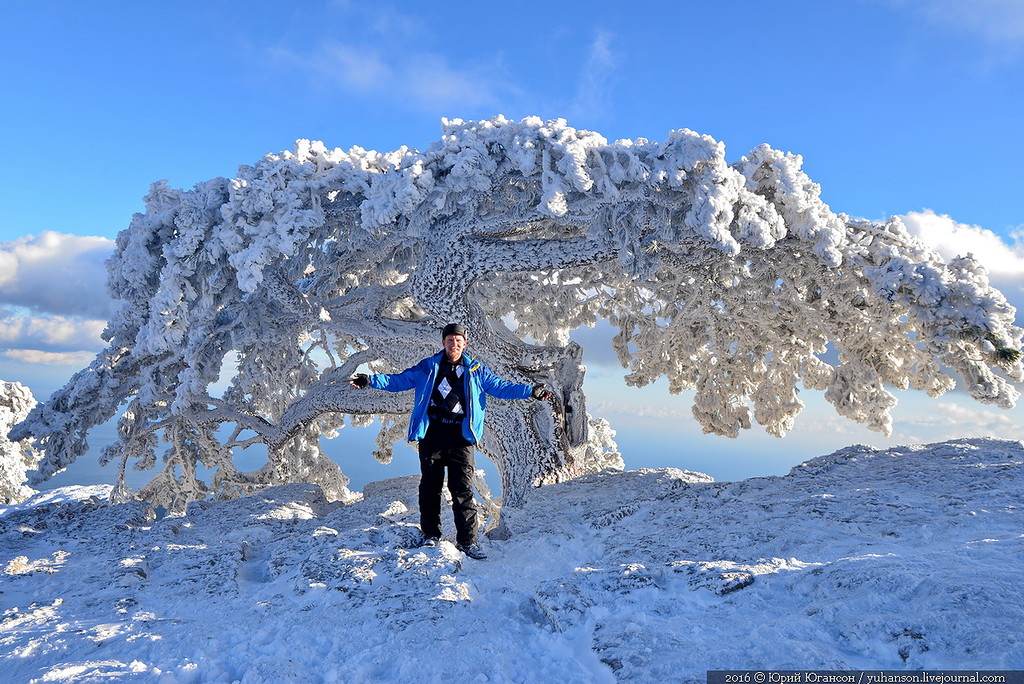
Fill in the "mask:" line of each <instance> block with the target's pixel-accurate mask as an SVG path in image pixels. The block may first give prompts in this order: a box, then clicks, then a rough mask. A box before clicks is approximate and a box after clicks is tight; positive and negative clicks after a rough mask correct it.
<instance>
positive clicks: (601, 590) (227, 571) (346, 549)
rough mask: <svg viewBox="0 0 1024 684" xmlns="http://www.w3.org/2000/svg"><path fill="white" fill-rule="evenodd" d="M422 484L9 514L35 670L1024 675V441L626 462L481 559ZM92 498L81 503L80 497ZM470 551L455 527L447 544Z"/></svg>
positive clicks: (17, 630)
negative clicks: (426, 510) (719, 466)
mask: <svg viewBox="0 0 1024 684" xmlns="http://www.w3.org/2000/svg"><path fill="white" fill-rule="evenodd" d="M416 482H417V478H416V477H415V476H411V477H403V478H397V479H393V480H387V481H384V482H379V483H374V484H371V485H369V486H367V487H366V489H365V491H364V499H363V500H361V501H359V502H356V503H353V504H349V505H343V504H340V503H332V502H328V501H327V500H326V498H325V497H324V496H323V494H322V492H321V491H320V489H319V488H318V487H316V486H313V485H304V484H293V485H285V486H280V487H274V488H271V489H267V490H265V491H264V492H262V493H260V494H258V495H254V496H249V497H246V498H242V499H238V500H235V501H226V502H203V503H193V504H191V505H190V506H189V508H188V511H187V514H186V515H184V516H174V517H166V518H163V519H161V520H159V521H155V522H154V521H148V520H147V519H146V517H145V514H146V512H147V507H146V505H145V504H144V503H125V504H119V505H109V504H103V503H100V502H99V500H98V499H97V498H96V497H95V492H91V491H90V490H88V489H81V490H79V491H77V492H75V491H72V492H69V493H67V495H66V496H64V498H63V500H58V501H51V502H33V501H29V502H27V503H26V504H22V505H20V506H18V507H15V508H12V509H10V510H8V512H7V513H6V514H4V515H2V516H0V569H2V572H3V574H2V579H0V592H2V593H0V603H2V605H3V606H4V608H3V611H2V614H0V668H2V669H3V671H4V673H5V676H8V677H10V678H11V681H33V680H38V681H75V682H92V681H110V680H113V679H117V680H137V681H162V682H163V681H166V682H215V681H225V682H229V681H242V682H317V681H324V682H341V681H345V682H350V681H464V682H473V681H479V682H535V681H564V682H595V681H597V682H600V681H606V682H612V681H617V680H623V681H692V682H703V681H704V678H705V671H706V670H708V669H754V668H758V669H876V668H878V669H888V670H895V669H911V670H912V669H943V668H945V669H962V668H980V669H1021V668H1024V644H1022V637H1021V634H1020V629H1019V627H1020V625H1021V624H1024V590H1022V588H1021V587H1022V579H1024V568H1022V566H1021V564H1020V558H1022V557H1024V534H1022V531H1024V524H1022V523H1024V515H1022V507H1021V503H1022V496H1021V493H1022V492H1024V445H1022V444H1021V443H1020V442H1006V441H996V440H984V439H970V440H967V439H965V440H958V441H952V442H945V443H941V444H934V445H928V446H907V447H900V448H894V449H889V450H884V451H881V450H874V449H871V448H868V447H863V446H853V447H848V448H845V449H842V450H840V451H838V452H836V453H833V454H831V455H828V456H823V457H820V458H817V459H814V460H811V461H808V462H807V463H804V464H801V465H800V466H797V467H796V468H794V469H793V470H792V472H790V473H789V474H788V475H786V476H785V477H770V478H756V479H750V480H745V481H741V482H721V483H720V482H714V481H711V479H710V478H708V477H707V476H705V475H701V474H699V473H690V472H686V471H681V470H676V469H673V468H668V469H657V470H639V471H626V472H616V471H610V470H609V471H605V472H601V473H596V474H592V475H587V476H584V477H582V478H578V479H576V480H572V481H568V482H564V483H560V484H554V485H550V486H547V487H542V488H539V489H535V490H532V491H531V493H530V495H529V497H528V498H527V499H526V500H525V502H524V504H523V505H522V506H521V507H518V508H510V507H506V508H505V510H504V516H505V522H506V524H507V527H508V529H509V530H510V531H511V536H510V537H509V538H508V539H507V540H506V541H501V542H497V541H485V542H484V544H485V546H486V549H487V551H488V553H489V554H490V559H489V560H487V561H484V562H475V561H472V560H468V559H465V558H464V557H463V556H462V554H460V553H459V552H458V551H457V550H456V549H455V547H454V545H453V544H452V543H451V542H450V541H447V540H446V541H444V542H442V543H441V544H440V545H439V546H438V547H436V548H431V549H417V548H408V547H409V546H410V545H411V544H412V543H413V542H414V540H415V539H416V538H417V534H418V533H417V530H416V528H415V525H414V522H415V520H416V519H417V512H416ZM76 499H77V500H76ZM446 532H447V533H448V537H447V539H449V540H450V539H451V536H450V533H451V530H446Z"/></svg>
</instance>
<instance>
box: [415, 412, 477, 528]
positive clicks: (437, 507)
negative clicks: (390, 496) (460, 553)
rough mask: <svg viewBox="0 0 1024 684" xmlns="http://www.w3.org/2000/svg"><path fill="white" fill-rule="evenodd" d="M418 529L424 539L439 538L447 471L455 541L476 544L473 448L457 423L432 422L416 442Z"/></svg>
mask: <svg viewBox="0 0 1024 684" xmlns="http://www.w3.org/2000/svg"><path fill="white" fill-rule="evenodd" d="M419 451H420V475H421V477H420V492H419V493H420V497H419V499H420V529H421V530H422V531H423V534H424V535H425V536H427V537H440V536H441V490H442V488H443V487H444V473H445V469H447V470H448V491H449V492H450V493H451V495H452V512H453V513H454V514H455V540H456V541H457V542H458V543H459V544H461V545H463V546H471V545H473V544H474V543H476V527H477V511H476V506H474V505H473V476H474V475H475V474H476V463H474V461H473V446H472V445H471V444H470V443H469V442H467V441H466V439H465V438H464V437H463V436H462V426H461V425H459V424H449V423H441V422H438V421H434V420H432V421H431V422H430V426H429V427H428V428H427V434H426V436H424V438H423V439H422V440H420V443H419Z"/></svg>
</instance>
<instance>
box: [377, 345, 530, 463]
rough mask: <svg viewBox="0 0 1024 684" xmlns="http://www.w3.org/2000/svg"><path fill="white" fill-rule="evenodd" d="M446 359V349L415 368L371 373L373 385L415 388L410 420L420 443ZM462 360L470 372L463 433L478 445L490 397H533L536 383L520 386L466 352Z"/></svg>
mask: <svg viewBox="0 0 1024 684" xmlns="http://www.w3.org/2000/svg"><path fill="white" fill-rule="evenodd" d="M442 358H444V350H442V351H440V352H438V353H437V354H435V355H434V356H428V357H427V358H425V359H423V360H422V361H420V362H419V363H417V364H416V365H415V366H413V367H412V368H406V369H405V370H404V371H402V372H401V373H395V374H394V375H386V374H383V373H378V374H376V375H371V376H370V387H375V388H376V389H380V390H385V391H387V392H404V391H405V390H409V389H415V390H416V399H415V404H414V405H413V408H412V417H411V418H410V419H409V437H408V439H409V441H410V442H416V441H419V440H421V439H423V438H424V437H425V436H426V434H427V426H428V425H429V423H430V418H429V417H428V416H427V408H428V406H429V405H430V394H431V392H433V391H434V383H435V382H436V380H437V371H438V368H440V366H441V359H442ZM462 363H464V364H465V366H466V372H465V373H463V374H462V381H463V382H464V383H465V390H466V404H467V406H466V420H463V421H462V434H463V436H464V437H465V438H466V439H467V440H469V443H470V444H476V443H477V442H479V441H480V437H481V436H482V435H483V433H484V411H485V410H486V408H487V396H486V395H488V394H490V395H491V396H492V397H496V398H498V399H529V398H530V397H532V396H533V395H532V392H533V385H526V384H523V385H520V384H516V383H513V382H508V381H506V380H502V379H501V378H499V377H498V376H497V375H495V374H494V373H492V372H491V371H490V369H489V368H487V366H485V365H484V364H483V363H481V362H479V361H474V360H473V358H472V357H470V356H469V355H468V354H463V355H462Z"/></svg>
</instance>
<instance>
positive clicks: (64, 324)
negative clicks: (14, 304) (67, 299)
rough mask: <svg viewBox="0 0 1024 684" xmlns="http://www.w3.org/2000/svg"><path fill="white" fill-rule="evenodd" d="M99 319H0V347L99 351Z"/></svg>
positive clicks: (100, 328) (100, 340) (48, 317)
mask: <svg viewBox="0 0 1024 684" xmlns="http://www.w3.org/2000/svg"><path fill="white" fill-rule="evenodd" d="M105 326H106V322H105V321H101V320H79V319H76V318H71V317H67V316H54V315H51V316H17V315H8V316H7V317H5V318H0V348H6V349H9V350H10V349H25V348H33V349H39V350H42V351H49V352H66V351H80V350H99V349H102V348H103V346H104V343H103V340H102V339H100V333H102V332H103V328H104V327H105Z"/></svg>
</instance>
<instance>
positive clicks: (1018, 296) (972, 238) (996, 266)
mask: <svg viewBox="0 0 1024 684" xmlns="http://www.w3.org/2000/svg"><path fill="white" fill-rule="evenodd" d="M901 218H902V219H903V223H904V225H906V227H907V230H909V231H910V233H911V234H913V235H915V236H916V237H918V238H920V239H921V240H922V241H923V242H924V243H925V244H926V245H928V246H929V247H931V248H932V249H934V250H935V251H936V252H938V253H939V254H940V255H941V256H942V258H944V259H945V260H947V261H949V260H950V259H953V258H955V257H958V256H966V255H967V254H971V255H973V256H974V258H975V260H977V261H978V263H980V264H981V265H982V266H984V267H985V268H986V269H987V270H988V273H989V279H990V281H991V283H992V285H993V286H994V287H996V288H998V289H999V290H1000V291H1002V293H1003V294H1004V295H1006V298H1007V299H1008V300H1009V301H1010V303H1011V304H1013V305H1014V306H1015V307H1017V310H1018V311H1024V245H1021V244H1020V243H1019V242H1018V241H1015V244H1013V245H1010V244H1007V243H1006V242H1005V241H1004V240H1003V238H1001V237H1000V236H999V235H997V234H995V233H993V232H992V231H991V230H987V229H985V228H981V227H980V226H971V225H967V224H964V223H957V222H956V221H954V220H953V219H952V218H950V217H949V216H944V215H938V214H936V213H934V212H932V211H924V212H910V213H909V214H906V215H905V216H902V217H901Z"/></svg>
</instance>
